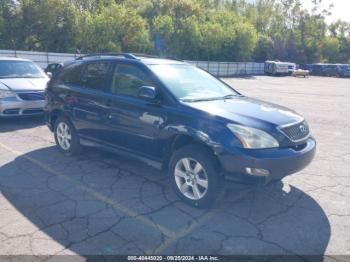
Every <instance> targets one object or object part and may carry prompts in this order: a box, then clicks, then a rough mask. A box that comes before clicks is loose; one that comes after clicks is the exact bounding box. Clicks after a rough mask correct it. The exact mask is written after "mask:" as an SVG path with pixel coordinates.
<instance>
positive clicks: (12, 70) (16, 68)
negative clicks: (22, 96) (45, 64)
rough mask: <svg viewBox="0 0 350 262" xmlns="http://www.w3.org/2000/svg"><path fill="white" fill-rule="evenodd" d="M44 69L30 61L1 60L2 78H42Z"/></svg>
mask: <svg viewBox="0 0 350 262" xmlns="http://www.w3.org/2000/svg"><path fill="white" fill-rule="evenodd" d="M42 77H45V75H44V73H43V71H42V70H41V69H40V68H39V67H38V66H37V65H35V64H34V63H33V62H30V61H0V78H42Z"/></svg>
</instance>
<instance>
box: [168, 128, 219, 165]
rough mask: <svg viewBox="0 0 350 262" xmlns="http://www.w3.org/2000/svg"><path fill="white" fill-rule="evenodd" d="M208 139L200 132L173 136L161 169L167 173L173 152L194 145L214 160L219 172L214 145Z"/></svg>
mask: <svg viewBox="0 0 350 262" xmlns="http://www.w3.org/2000/svg"><path fill="white" fill-rule="evenodd" d="M208 138H209V137H208V136H207V135H204V134H203V133H201V132H196V134H183V133H179V134H175V135H174V136H173V137H172V138H171V139H170V143H169V147H168V153H167V154H166V157H165V158H164V161H163V163H162V169H163V170H165V171H168V168H169V163H170V159H171V157H172V155H173V153H174V152H175V151H177V150H179V149H180V148H182V147H185V146H188V145H196V146H198V147H201V148H203V150H205V151H206V152H207V153H209V154H210V155H212V156H213V157H214V158H215V161H216V163H215V165H216V167H217V168H218V169H219V170H220V171H221V165H220V161H219V159H218V157H217V153H216V152H217V150H216V144H215V143H214V142H213V141H211V140H210V139H208Z"/></svg>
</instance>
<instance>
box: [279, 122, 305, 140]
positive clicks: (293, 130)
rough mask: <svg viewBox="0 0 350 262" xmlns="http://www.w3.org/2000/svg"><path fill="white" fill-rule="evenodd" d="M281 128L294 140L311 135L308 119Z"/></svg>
mask: <svg viewBox="0 0 350 262" xmlns="http://www.w3.org/2000/svg"><path fill="white" fill-rule="evenodd" d="M280 130H281V131H282V132H283V133H284V134H285V135H286V136H287V137H288V138H289V139H290V140H291V141H293V142H298V141H301V140H303V139H305V138H307V137H308V136H309V135H310V129H309V126H308V124H307V123H306V121H303V122H300V123H298V124H294V125H290V126H285V127H282V128H280Z"/></svg>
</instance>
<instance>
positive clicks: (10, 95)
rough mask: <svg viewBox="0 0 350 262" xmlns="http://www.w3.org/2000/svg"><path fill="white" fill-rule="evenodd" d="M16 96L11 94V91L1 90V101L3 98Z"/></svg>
mask: <svg viewBox="0 0 350 262" xmlns="http://www.w3.org/2000/svg"><path fill="white" fill-rule="evenodd" d="M14 96H15V94H14V93H13V92H11V91H10V90H4V89H0V99H1V98H6V97H14Z"/></svg>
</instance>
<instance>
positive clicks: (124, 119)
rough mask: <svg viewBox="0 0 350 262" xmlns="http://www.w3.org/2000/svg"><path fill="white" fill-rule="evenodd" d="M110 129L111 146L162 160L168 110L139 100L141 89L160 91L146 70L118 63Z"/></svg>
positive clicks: (112, 98) (112, 89)
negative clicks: (156, 89)
mask: <svg viewBox="0 0 350 262" xmlns="http://www.w3.org/2000/svg"><path fill="white" fill-rule="evenodd" d="M111 82H112V83H111V89H110V93H111V101H110V102H111V104H110V111H109V116H108V122H107V123H108V126H109V127H110V128H111V129H110V128H109V129H110V130H112V132H113V134H111V135H110V136H109V138H110V142H111V143H113V144H114V145H115V146H117V147H121V148H123V149H125V150H128V151H132V152H133V153H139V154H141V155H143V156H147V157H150V158H153V159H155V160H157V159H160V158H161V157H162V156H161V154H162V153H161V152H162V147H163V143H162V140H161V139H159V137H158V136H159V131H160V128H161V127H162V126H163V124H164V123H165V121H166V114H165V108H164V107H163V106H162V105H161V103H152V102H150V101H146V100H143V99H141V98H139V97H138V91H139V88H140V87H141V86H153V87H156V88H157V86H156V84H155V81H153V80H152V78H151V77H150V74H149V73H147V71H146V69H145V68H142V67H140V66H138V65H135V64H132V63H130V64H129V63H118V64H117V65H116V67H115V69H114V72H113V74H112V81H111Z"/></svg>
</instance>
